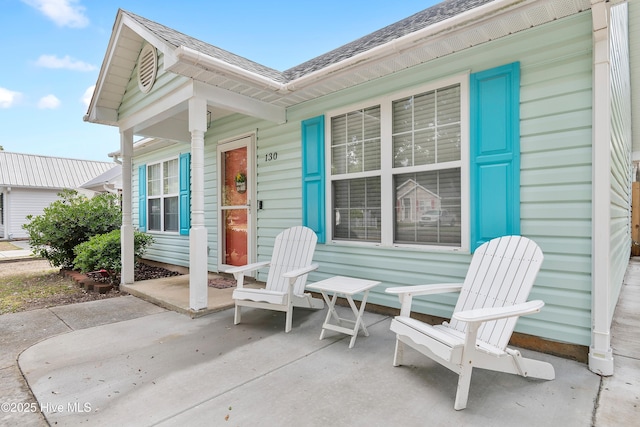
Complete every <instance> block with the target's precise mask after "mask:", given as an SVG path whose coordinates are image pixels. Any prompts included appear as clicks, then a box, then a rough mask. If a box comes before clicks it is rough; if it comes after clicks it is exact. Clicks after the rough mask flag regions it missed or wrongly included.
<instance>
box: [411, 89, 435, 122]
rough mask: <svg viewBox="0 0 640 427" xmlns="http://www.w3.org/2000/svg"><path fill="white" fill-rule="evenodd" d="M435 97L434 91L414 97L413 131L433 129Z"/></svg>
mask: <svg viewBox="0 0 640 427" xmlns="http://www.w3.org/2000/svg"><path fill="white" fill-rule="evenodd" d="M435 97H436V93H435V92H434V91H431V92H427V93H423V94H422V95H416V97H415V113H414V119H413V120H414V122H415V124H414V129H415V130H420V129H427V128H433V127H434V126H435V125H436V108H435Z"/></svg>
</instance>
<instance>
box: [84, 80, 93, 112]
mask: <svg viewBox="0 0 640 427" xmlns="http://www.w3.org/2000/svg"><path fill="white" fill-rule="evenodd" d="M95 89H96V85H93V86H89V87H88V88H87V90H85V91H84V94H83V95H82V103H83V104H84V106H85V107H87V108H89V104H91V98H92V97H93V91H94V90H95Z"/></svg>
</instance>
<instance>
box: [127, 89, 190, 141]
mask: <svg viewBox="0 0 640 427" xmlns="http://www.w3.org/2000/svg"><path fill="white" fill-rule="evenodd" d="M193 92H194V91H193V85H192V82H191V81H187V82H186V83H185V84H184V85H182V86H180V87H179V88H177V89H176V90H174V91H173V92H171V93H170V94H167V95H166V96H163V97H162V99H160V100H158V101H157V102H154V103H152V104H150V105H149V106H147V107H146V108H144V109H142V110H140V111H138V112H136V113H133V114H132V115H130V116H128V117H126V118H123V119H121V120H120V121H119V122H118V125H119V127H120V129H133V133H134V134H136V130H140V129H144V128H146V127H149V126H153V125H155V124H157V123H159V122H161V121H162V120H165V119H167V118H169V117H172V116H174V115H175V114H177V113H180V112H182V111H185V110H186V109H187V104H186V101H187V100H188V99H189V98H191V97H192V96H193Z"/></svg>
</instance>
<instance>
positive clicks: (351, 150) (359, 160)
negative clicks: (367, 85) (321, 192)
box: [331, 106, 380, 175]
mask: <svg viewBox="0 0 640 427" xmlns="http://www.w3.org/2000/svg"><path fill="white" fill-rule="evenodd" d="M378 169H380V106H375V107H370V108H365V109H363V110H357V111H352V112H350V113H347V114H344V115H341V116H336V117H332V118H331V174H332V175H339V174H345V173H359V172H364V171H372V170H378Z"/></svg>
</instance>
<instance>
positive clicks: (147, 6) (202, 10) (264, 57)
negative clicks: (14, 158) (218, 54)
mask: <svg viewBox="0 0 640 427" xmlns="http://www.w3.org/2000/svg"><path fill="white" fill-rule="evenodd" d="M438 2H439V0H421V1H419V0H399V1H388V0H352V1H350V0H341V1H338V0H324V1H322V2H314V3H309V4H307V3H304V2H301V1H299V0H296V1H293V0H291V1H289V0H281V1H279V0H273V1H264V0H256V1H224V2H222V1H215V0H207V1H200V0H188V1H176V2H163V1H158V0H120V1H119V2H118V1H113V0H0V7H1V10H2V13H1V14H0V28H1V29H2V30H1V34H2V35H1V40H0V56H2V58H4V59H3V66H2V67H1V68H0V146H2V147H3V148H4V150H5V151H11V152H17V153H29V154H41V155H46V156H58V157H69V158H76V159H87V160H101V161H111V159H110V158H109V157H108V156H107V154H108V153H110V152H113V151H117V150H119V148H120V142H119V141H120V139H119V134H118V129H117V128H115V127H111V126H104V125H98V124H92V123H85V122H83V120H82V117H83V116H84V114H85V113H86V112H87V107H88V103H89V101H90V98H91V94H92V92H93V86H94V85H95V83H96V81H97V78H98V74H99V72H100V66H101V65H102V60H103V58H104V55H105V53H106V49H107V44H108V42H109V38H110V36H111V31H112V27H113V23H114V21H115V17H116V14H117V11H118V8H122V9H124V10H128V11H130V12H133V13H136V14H138V15H141V16H144V17H145V18H148V19H151V20H153V21H156V22H159V23H161V24H164V25H166V26H168V27H171V28H173V29H176V30H178V31H181V32H183V33H185V34H188V35H190V36H192V37H195V38H198V39H200V40H203V41H205V42H207V43H210V44H213V45H215V46H218V47H220V48H222V49H226V50H228V51H231V52H233V53H235V54H237V55H241V56H244V57H246V58H248V59H251V60H253V61H256V62H258V63H261V64H263V65H266V66H269V67H271V68H275V69H277V70H281V71H282V70H286V69H288V68H291V67H293V66H295V65H298V64H300V63H302V62H304V61H306V60H308V59H311V58H313V57H315V56H318V55H320V54H322V53H325V52H328V51H330V50H332V49H334V48H336V47H339V46H341V45H343V44H346V43H348V42H350V41H352V40H355V39H357V38H359V37H361V36H364V35H366V34H369V33H371V32H373V31H375V30H377V29H379V28H382V27H384V26H386V25H389V24H392V23H394V22H396V21H399V20H401V19H403V18H405V17H408V16H410V15H412V14H414V13H416V12H419V11H421V10H423V9H426V8H427V7H429V6H431V5H433V4H435V3H438ZM312 4H313V6H312Z"/></svg>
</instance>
